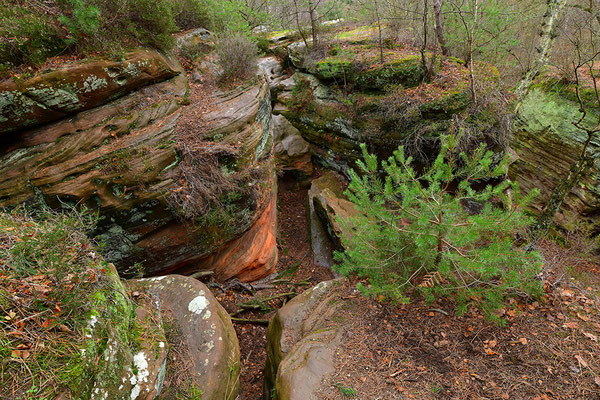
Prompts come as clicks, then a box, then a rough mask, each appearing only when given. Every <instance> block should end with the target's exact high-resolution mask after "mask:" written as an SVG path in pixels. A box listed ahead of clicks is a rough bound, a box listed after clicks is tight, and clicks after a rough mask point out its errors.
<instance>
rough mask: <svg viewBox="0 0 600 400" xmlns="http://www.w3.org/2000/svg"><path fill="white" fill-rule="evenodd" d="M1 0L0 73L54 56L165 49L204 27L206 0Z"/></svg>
mask: <svg viewBox="0 0 600 400" xmlns="http://www.w3.org/2000/svg"><path fill="white" fill-rule="evenodd" d="M7 2H8V6H5V7H1V8H0V72H2V70H4V71H5V72H6V71H7V70H8V69H10V68H13V67H15V66H19V65H22V64H25V65H40V64H42V63H44V61H45V60H46V59H47V58H49V57H53V56H58V55H68V54H77V55H88V54H92V53H93V54H98V53H108V54H111V55H119V54H120V53H121V51H122V50H123V49H125V48H129V47H135V46H140V45H141V46H149V47H154V48H158V49H163V50H164V49H169V48H170V46H172V44H173V37H172V33H174V32H177V31H179V30H183V29H188V28H191V27H197V26H208V25H209V24H210V21H209V12H208V4H207V0H174V1H170V0H126V1H120V0H87V1H84V0H50V1H41V0H32V1H29V2H22V1H18V0H7ZM42 10H44V11H45V12H42Z"/></svg>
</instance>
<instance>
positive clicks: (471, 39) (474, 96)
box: [469, 0, 479, 104]
mask: <svg viewBox="0 0 600 400" xmlns="http://www.w3.org/2000/svg"><path fill="white" fill-rule="evenodd" d="M478 18H479V0H473V25H472V26H471V31H470V32H469V80H470V81H471V82H470V83H471V97H472V99H473V104H477V90H476V88H475V65H474V61H473V43H474V42H475V32H476V31H477V19H478Z"/></svg>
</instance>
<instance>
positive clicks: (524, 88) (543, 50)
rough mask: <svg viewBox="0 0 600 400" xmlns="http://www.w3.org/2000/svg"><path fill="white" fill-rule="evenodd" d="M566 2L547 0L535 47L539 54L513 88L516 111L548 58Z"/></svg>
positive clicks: (564, 0)
mask: <svg viewBox="0 0 600 400" xmlns="http://www.w3.org/2000/svg"><path fill="white" fill-rule="evenodd" d="M566 4H567V0H548V9H547V10H546V14H544V21H543V22H542V32H541V34H540V43H539V46H538V47H537V51H538V53H539V56H538V58H537V60H536V61H535V62H534V64H533V66H532V67H531V68H529V70H528V71H527V73H526V74H525V76H524V77H523V79H521V81H520V82H519V84H518V85H517V88H516V89H515V94H516V95H517V102H516V106H515V110H516V111H518V109H519V107H520V105H521V102H522V101H523V98H524V97H525V95H526V94H527V92H529V88H530V87H531V84H532V83H533V81H534V79H535V78H536V77H537V76H538V75H539V73H540V71H541V70H542V68H543V67H544V66H545V65H546V64H547V63H548V60H549V59H550V54H551V52H552V46H553V45H554V39H555V38H556V32H555V31H556V25H557V24H558V21H559V17H560V13H561V11H562V9H563V8H564V7H565V5H566Z"/></svg>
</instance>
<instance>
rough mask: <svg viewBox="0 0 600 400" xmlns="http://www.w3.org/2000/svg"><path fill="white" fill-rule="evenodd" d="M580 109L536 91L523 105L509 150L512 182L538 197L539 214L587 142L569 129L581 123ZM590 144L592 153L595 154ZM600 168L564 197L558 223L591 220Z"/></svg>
mask: <svg viewBox="0 0 600 400" xmlns="http://www.w3.org/2000/svg"><path fill="white" fill-rule="evenodd" d="M578 110H579V105H578V104H577V103H576V101H575V100H574V99H569V98H566V97H564V96H561V95H560V94H558V93H552V92H550V91H546V90H543V89H542V88H534V89H532V90H531V91H530V93H529V94H528V96H527V97H526V98H525V99H524V101H523V104H522V105H521V107H520V109H519V113H518V115H517V118H516V120H515V123H514V127H515V137H514V140H513V142H512V144H511V147H512V148H513V150H514V152H515V160H514V162H513V163H512V165H511V166H510V172H509V174H510V176H511V178H512V179H516V180H517V181H519V183H520V184H521V190H522V191H523V192H524V193H528V192H529V191H530V190H532V189H534V188H537V189H539V190H540V191H541V194H540V195H539V196H538V197H537V198H536V199H535V200H534V204H533V206H534V207H535V208H537V209H538V210H539V209H541V207H543V205H544V203H545V201H546V200H547V199H548V198H549V196H550V194H551V193H552V190H553V188H554V187H556V185H558V183H559V182H560V180H561V179H562V178H564V177H565V176H566V175H567V173H568V171H569V169H570V167H571V165H572V164H573V163H574V162H575V161H576V160H577V157H578V154H580V153H581V148H582V145H583V142H584V141H585V139H586V135H585V133H584V132H581V131H579V130H578V129H576V128H575V127H574V126H573V125H572V123H571V122H572V121H577V120H578V119H579V116H580V114H579V111H578ZM599 146H600V142H599V141H598V140H593V141H592V143H591V145H590V150H589V151H590V152H593V151H597V149H598V148H599ZM599 171H600V165H599V164H598V163H597V164H596V167H595V168H594V170H593V171H592V173H591V174H589V176H587V177H586V178H585V180H584V181H583V182H581V184H580V185H579V186H578V187H576V188H575V189H574V190H573V191H571V193H570V194H569V195H568V196H567V198H566V200H565V203H564V205H563V209H562V212H561V215H559V220H560V219H563V218H564V213H565V212H566V213H571V214H573V215H583V216H585V217H588V218H590V219H595V218H597V217H595V215H596V214H597V212H598V210H599V209H600V173H599Z"/></svg>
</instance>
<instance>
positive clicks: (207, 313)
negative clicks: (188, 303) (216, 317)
mask: <svg viewBox="0 0 600 400" xmlns="http://www.w3.org/2000/svg"><path fill="white" fill-rule="evenodd" d="M210 316H211V312H210V310H206V312H205V313H204V315H203V316H202V319H209V318H210Z"/></svg>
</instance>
